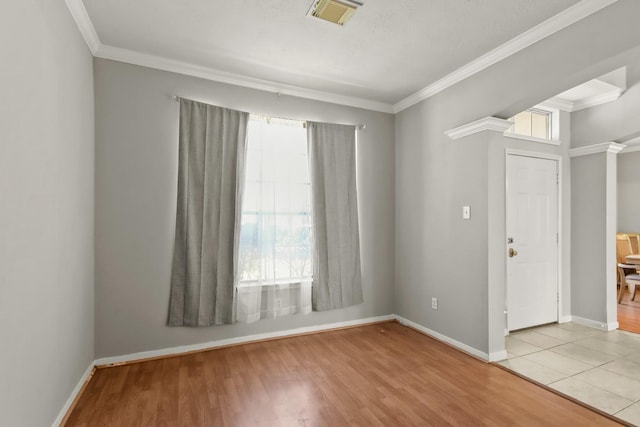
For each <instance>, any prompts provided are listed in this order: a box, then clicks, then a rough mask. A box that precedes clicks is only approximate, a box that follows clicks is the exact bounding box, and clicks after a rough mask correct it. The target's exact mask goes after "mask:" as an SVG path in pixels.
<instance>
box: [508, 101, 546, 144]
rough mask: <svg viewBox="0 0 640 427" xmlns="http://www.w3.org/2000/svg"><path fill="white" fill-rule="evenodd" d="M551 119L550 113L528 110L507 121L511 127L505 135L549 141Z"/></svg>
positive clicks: (535, 109) (533, 109)
mask: <svg viewBox="0 0 640 427" xmlns="http://www.w3.org/2000/svg"><path fill="white" fill-rule="evenodd" d="M551 117H552V113H551V111H547V110H541V109H537V108H530V109H528V110H526V111H523V112H521V113H518V114H516V115H515V116H513V117H511V118H510V119H509V121H510V122H512V123H513V125H512V126H511V127H510V128H509V129H508V130H507V132H506V133H511V134H515V135H524V136H529V137H533V138H539V139H546V140H550V139H551Z"/></svg>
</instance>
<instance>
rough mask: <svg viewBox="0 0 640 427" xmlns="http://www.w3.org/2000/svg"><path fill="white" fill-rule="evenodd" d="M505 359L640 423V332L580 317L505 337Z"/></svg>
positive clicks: (539, 378) (517, 368)
mask: <svg viewBox="0 0 640 427" xmlns="http://www.w3.org/2000/svg"><path fill="white" fill-rule="evenodd" d="M506 347H507V354H508V358H507V360H505V361H502V362H500V364H501V365H503V366H505V367H507V368H509V369H511V370H513V371H515V372H518V373H519V374H521V375H524V376H525V377H528V378H531V379H533V380H535V381H537V382H539V383H542V384H545V385H547V386H549V387H552V388H554V389H556V390H558V391H560V392H562V393H564V394H566V395H569V396H572V397H573V398H575V399H578V400H580V401H582V402H585V403H587V404H589V405H591V406H593V407H596V408H598V409H600V410H602V411H604V412H607V413H609V414H612V415H614V416H616V417H618V418H620V419H623V420H625V421H627V422H629V423H632V424H635V425H639V426H640V335H638V334H633V333H630V332H625V331H612V332H604V331H599V330H597V329H593V328H589V327H587V326H582V325H578V324H576V323H563V324H560V325H558V324H554V325H546V326H540V327H538V328H533V329H527V330H525V331H521V332H514V333H512V334H510V335H509V336H508V337H506Z"/></svg>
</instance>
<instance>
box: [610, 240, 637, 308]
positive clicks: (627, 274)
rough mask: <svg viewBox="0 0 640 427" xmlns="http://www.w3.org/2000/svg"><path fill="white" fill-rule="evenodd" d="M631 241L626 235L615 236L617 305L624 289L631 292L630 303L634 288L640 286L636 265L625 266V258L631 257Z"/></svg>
mask: <svg viewBox="0 0 640 427" xmlns="http://www.w3.org/2000/svg"><path fill="white" fill-rule="evenodd" d="M632 253H633V250H632V248H631V241H630V240H629V236H628V235H627V234H622V233H619V234H617V235H616V254H617V258H618V279H619V282H620V290H619V291H618V303H620V301H622V295H624V289H625V288H629V291H631V301H633V300H635V298H636V286H640V274H638V272H637V271H636V268H637V267H638V266H637V265H633V264H626V260H625V257H626V256H627V255H631V254H632Z"/></svg>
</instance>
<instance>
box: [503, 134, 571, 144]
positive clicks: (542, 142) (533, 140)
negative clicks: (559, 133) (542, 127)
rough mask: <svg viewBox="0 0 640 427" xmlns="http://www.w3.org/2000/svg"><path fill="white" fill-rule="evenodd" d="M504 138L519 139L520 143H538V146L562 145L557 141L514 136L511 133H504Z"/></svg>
mask: <svg viewBox="0 0 640 427" xmlns="http://www.w3.org/2000/svg"><path fill="white" fill-rule="evenodd" d="M504 136H506V137H507V138H511V139H519V140H521V141H529V142H538V143H540V144H549V145H560V144H561V143H562V141H560V140H559V139H543V138H536V137H535V136H526V135H516V134H513V133H505V134H504Z"/></svg>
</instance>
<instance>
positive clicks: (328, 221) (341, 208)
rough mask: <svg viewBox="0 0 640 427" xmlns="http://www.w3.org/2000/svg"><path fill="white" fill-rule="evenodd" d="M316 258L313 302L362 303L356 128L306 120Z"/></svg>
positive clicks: (322, 306)
mask: <svg viewBox="0 0 640 427" xmlns="http://www.w3.org/2000/svg"><path fill="white" fill-rule="evenodd" d="M307 144H308V149H309V167H310V171H311V208H312V213H313V214H312V217H313V237H314V248H313V251H314V257H313V291H312V306H313V310H314V311H325V310H333V309H337V308H343V307H348V306H350V305H355V304H359V303H361V302H362V276H361V269H360V237H359V229H358V203H357V196H356V128H355V126H345V125H335V124H329V123H315V122H307Z"/></svg>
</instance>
